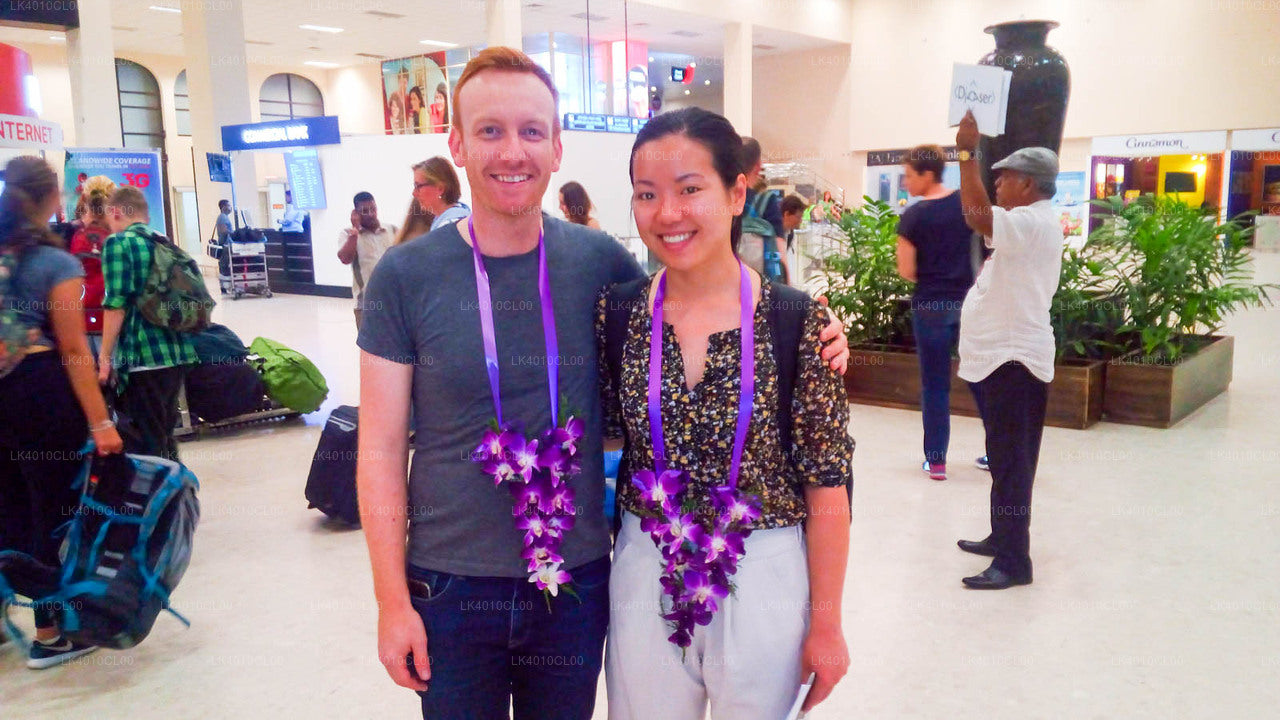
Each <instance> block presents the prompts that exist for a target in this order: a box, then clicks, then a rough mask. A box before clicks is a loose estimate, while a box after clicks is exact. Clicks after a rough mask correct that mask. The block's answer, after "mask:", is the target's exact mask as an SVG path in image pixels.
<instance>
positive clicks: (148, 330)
mask: <svg viewBox="0 0 1280 720" xmlns="http://www.w3.org/2000/svg"><path fill="white" fill-rule="evenodd" d="M149 232H150V231H149V230H148V229H147V226H146V225H143V224H142V223H134V224H132V225H130V226H129V227H128V228H126V229H125V230H124V231H123V232H119V233H116V234H115V235H112V236H111V237H109V238H107V242H106V243H105V244H104V245H103V246H102V277H103V280H104V281H105V282H106V297H105V298H104V299H103V301H102V307H104V308H106V309H108V310H124V325H122V326H121V328H120V338H119V339H118V340H117V341H116V348H115V353H114V354H113V355H112V365H114V366H115V367H116V368H117V369H123V370H138V369H141V368H161V367H173V366H175V365H192V364H195V363H196V362H198V360H197V359H196V352H195V349H194V348H193V347H192V346H191V341H190V340H188V339H187V336H186V335H184V334H182V333H177V332H174V331H172V330H169V329H167V328H162V327H159V326H157V325H152V324H151V323H149V322H147V320H146V318H144V317H142V313H140V312H138V308H137V301H138V296H139V295H141V294H142V291H143V288H145V287H146V284H147V276H148V275H150V274H151V241H150V240H148V239H147V233H149Z"/></svg>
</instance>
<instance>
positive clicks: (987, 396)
mask: <svg viewBox="0 0 1280 720" xmlns="http://www.w3.org/2000/svg"><path fill="white" fill-rule="evenodd" d="M969 386H970V387H971V388H972V389H973V395H974V397H975V398H977V400H978V410H979V412H980V413H981V414H982V425H983V427H984V428H985V430H986V434H987V462H988V463H989V464H990V466H991V537H990V538H988V540H989V542H990V543H991V544H992V545H993V546H994V547H995V549H996V557H995V561H994V562H993V563H992V565H993V566H994V567H995V568H996V569H997V570H1001V571H1003V572H1006V573H1008V574H1010V575H1013V576H1015V577H1030V576H1031V486H1032V484H1033V483H1034V482H1035V478H1036V465H1037V464H1038V463H1039V461H1040V438H1041V436H1042V435H1043V434H1044V414H1045V405H1046V403H1047V402H1048V399H1049V385H1048V383H1045V382H1042V381H1040V380H1039V379H1038V378H1036V376H1035V375H1032V374H1031V371H1030V370H1028V369H1027V368H1026V366H1025V365H1023V364H1022V363H1019V362H1008V363H1005V364H1003V365H1001V366H1000V367H999V368H997V369H996V370H995V371H994V372H992V373H991V374H990V375H988V376H987V377H986V378H984V379H982V380H980V381H978V382H976V383H969Z"/></svg>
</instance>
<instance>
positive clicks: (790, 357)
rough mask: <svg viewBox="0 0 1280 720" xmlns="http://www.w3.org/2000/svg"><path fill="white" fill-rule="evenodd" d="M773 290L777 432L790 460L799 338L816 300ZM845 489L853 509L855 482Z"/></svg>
mask: <svg viewBox="0 0 1280 720" xmlns="http://www.w3.org/2000/svg"><path fill="white" fill-rule="evenodd" d="M772 290H773V298H772V301H771V302H770V304H769V332H770V334H771V335H772V338H773V360H774V362H775V363H776V364H777V366H778V435H779V439H780V440H781V442H782V449H783V451H784V452H785V453H786V456H787V459H788V460H791V457H792V450H793V449H794V447H793V444H792V435H793V432H792V427H793V419H792V417H791V408H792V400H793V399H794V398H795V390H796V378H797V377H798V376H799V373H800V340H801V337H802V336H803V334H804V323H805V318H806V317H808V315H809V309H810V308H811V307H812V306H813V299H812V298H810V297H809V296H808V295H807V294H806V293H805V292H804V291H802V290H798V289H796V288H793V287H791V286H789V285H783V284H781V283H772ZM845 488H846V489H847V491H848V493H849V507H850V508H852V507H853V481H852V480H850V481H849V482H848V483H846V484H845ZM851 521H852V520H851Z"/></svg>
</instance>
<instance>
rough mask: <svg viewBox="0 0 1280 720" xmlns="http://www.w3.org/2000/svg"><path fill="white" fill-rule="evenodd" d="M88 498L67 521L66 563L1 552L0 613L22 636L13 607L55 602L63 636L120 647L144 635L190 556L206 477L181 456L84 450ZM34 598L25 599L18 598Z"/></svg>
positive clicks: (84, 487)
mask: <svg viewBox="0 0 1280 720" xmlns="http://www.w3.org/2000/svg"><path fill="white" fill-rule="evenodd" d="M82 452H83V453H85V454H86V458H85V466H84V470H83V471H82V473H81V475H80V478H79V479H78V480H77V483H79V484H80V487H81V494H80V506H79V508H78V510H77V512H76V516H75V517H74V518H72V519H71V521H70V522H68V523H67V524H66V526H65V527H66V528H67V530H66V536H65V538H64V539H63V545H62V552H61V553H60V555H61V557H62V567H61V568H56V567H50V566H48V565H46V564H44V563H42V562H40V561H38V560H36V559H35V558H33V557H31V556H30V555H27V554H25V553H20V552H16V551H12V550H10V551H4V552H0V615H3V618H4V622H5V625H6V626H7V627H8V629H9V632H10V634H12V635H13V636H15V637H18V636H20V633H19V632H18V630H17V628H16V627H14V625H13V623H12V621H11V620H10V619H9V616H8V609H9V605H20V606H25V607H37V606H41V607H47V608H50V609H51V610H53V611H54V612H55V613H56V617H57V619H58V627H59V628H60V629H61V630H62V634H63V636H65V637H66V638H68V639H69V640H71V641H73V642H77V643H81V644H84V645H98V646H101V647H107V648H114V649H117V650H121V649H124V648H130V647H133V646H134V645H137V644H138V643H140V642H142V640H143V639H144V638H146V636H147V634H148V633H150V632H151V627H152V625H154V624H155V621H156V616H158V615H159V614H160V611H161V610H167V611H168V612H170V613H172V614H173V615H174V616H175V617H177V618H178V619H179V620H181V621H182V623H183V624H184V625H188V626H189V625H190V623H189V622H187V620H186V619H185V618H183V617H182V616H181V615H178V613H176V612H174V611H173V610H172V609H171V608H170V607H169V597H170V595H171V594H172V593H173V590H174V588H175V587H177V585H178V581H179V580H181V579H182V576H183V574H184V573H185V572H186V570H187V565H188V564H189V563H190V561H191V546H192V538H193V536H194V534H195V528H196V523H197V522H198V521H199V519H200V504H199V501H198V500H197V499H196V492H197V491H198V489H199V482H198V481H197V480H196V476H195V475H193V474H192V473H191V471H190V470H188V469H187V468H186V467H184V466H183V465H182V464H181V463H177V462H174V461H172V460H166V459H164V458H159V457H152V456H149V455H124V454H116V455H107V456H102V457H99V456H97V455H96V454H94V453H93V452H92V443H90V445H89V446H88V447H86V448H85V449H84V450H83V451H82ZM17 595H22V596H24V597H27V598H30V599H31V602H21V601H19V600H17V599H16V597H15V596H17Z"/></svg>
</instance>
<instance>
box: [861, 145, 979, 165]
mask: <svg viewBox="0 0 1280 720" xmlns="http://www.w3.org/2000/svg"><path fill="white" fill-rule="evenodd" d="M910 152H911V148H898V149H896V150H871V151H869V152H867V167H879V166H882V165H902V164H903V163H905V162H906V161H907V155H908V154H909V153H910ZM942 155H943V159H944V161H945V162H959V161H960V155H959V151H958V150H956V146H955V145H948V146H946V147H944V148H942Z"/></svg>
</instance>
